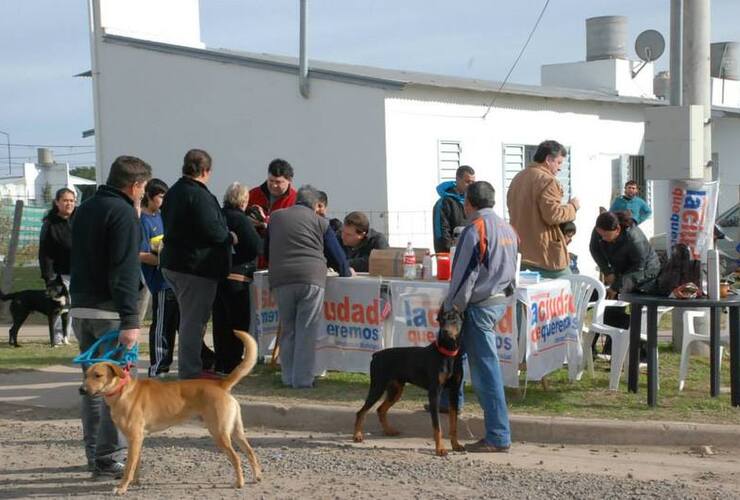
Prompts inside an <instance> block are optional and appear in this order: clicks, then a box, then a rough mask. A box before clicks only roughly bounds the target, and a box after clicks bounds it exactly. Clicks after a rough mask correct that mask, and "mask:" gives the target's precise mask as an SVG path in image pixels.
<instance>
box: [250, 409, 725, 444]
mask: <svg viewBox="0 0 740 500" xmlns="http://www.w3.org/2000/svg"><path fill="white" fill-rule="evenodd" d="M241 405H242V416H243V418H244V421H245V424H246V425H247V427H254V426H265V427H270V428H274V429H275V428H276V429H285V430H295V431H309V432H339V433H346V435H347V439H348V440H349V439H351V435H352V426H353V424H354V419H355V412H356V411H357V409H354V408H350V407H345V406H329V405H298V406H289V405H284V404H275V403H265V402H260V401H247V402H244V401H242V402H241ZM371 413H374V412H371ZM442 417H443V418H442V419H441V420H442V423H443V427H444V429H445V436H446V435H447V434H446V430H447V418H446V416H444V415H443V416H442ZM389 419H390V421H391V422H392V424H393V426H394V427H396V428H398V430H399V431H401V433H402V434H403V435H405V436H412V437H429V438H430V439H431V438H432V428H431V421H430V419H429V415H428V414H427V413H426V412H424V411H409V410H393V411H391V412H390V413H389ZM459 429H460V431H459V434H460V440H461V441H468V440H472V439H474V438H475V439H477V438H479V437H480V436H482V435H483V419H482V418H481V417H465V416H463V417H462V418H461V419H460V427H459ZM511 430H512V438H513V440H514V441H515V442H522V441H525V442H534V443H552V444H586V445H614V446H619V445H640V446H704V445H707V446H717V447H722V448H740V426H736V425H715V424H697V423H686V422H645V421H641V422H624V421H617V420H600V419H577V418H567V417H532V416H520V415H514V416H512V417H511ZM365 433H366V434H367V435H368V437H369V438H370V439H372V438H374V437H379V436H382V433H381V428H380V425H379V424H378V419H377V418H376V417H375V415H373V414H370V413H368V416H367V418H366V420H365Z"/></svg>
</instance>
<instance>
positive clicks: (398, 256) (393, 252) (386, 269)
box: [368, 247, 429, 278]
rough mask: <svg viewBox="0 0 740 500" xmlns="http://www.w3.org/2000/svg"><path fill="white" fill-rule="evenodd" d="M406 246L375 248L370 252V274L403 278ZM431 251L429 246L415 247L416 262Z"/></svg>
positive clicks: (420, 260) (418, 262) (419, 261)
mask: <svg viewBox="0 0 740 500" xmlns="http://www.w3.org/2000/svg"><path fill="white" fill-rule="evenodd" d="M405 252H406V248H405V247H404V248H386V249H384V250H377V249H376V250H373V251H372V252H370V262H369V264H368V274H369V275H370V276H383V277H386V278H403V254H404V253H405ZM427 252H429V249H427V248H414V253H415V254H416V263H417V264H421V263H422V262H423V261H424V255H426V253H427Z"/></svg>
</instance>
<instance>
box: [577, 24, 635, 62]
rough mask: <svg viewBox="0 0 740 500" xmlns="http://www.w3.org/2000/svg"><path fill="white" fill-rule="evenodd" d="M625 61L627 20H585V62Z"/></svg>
mask: <svg viewBox="0 0 740 500" xmlns="http://www.w3.org/2000/svg"><path fill="white" fill-rule="evenodd" d="M603 59H627V18H626V17H624V16H600V17H592V18H589V19H586V61H600V60H603Z"/></svg>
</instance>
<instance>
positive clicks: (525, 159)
mask: <svg viewBox="0 0 740 500" xmlns="http://www.w3.org/2000/svg"><path fill="white" fill-rule="evenodd" d="M566 150H567V151H568V155H567V156H566V157H565V161H563V166H562V167H561V169H560V173H559V174H558V181H559V182H560V185H561V186H563V203H566V202H567V201H568V200H569V199H570V197H571V196H570V192H571V191H570V148H566ZM536 152H537V146H534V145H531V144H527V145H525V144H505V145H504V148H503V156H504V158H503V165H504V193H506V192H507V191H508V190H509V186H511V181H512V179H514V176H515V175H516V174H518V173H519V171H520V170H522V169H524V167H526V166H527V165H529V164H530V163H532V162H533V161H534V154H535V153H536ZM505 199H506V195H505V194H504V200H505ZM504 217H505V218H506V220H509V209H508V207H507V206H506V203H504Z"/></svg>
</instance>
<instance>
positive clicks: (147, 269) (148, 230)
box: [139, 212, 170, 293]
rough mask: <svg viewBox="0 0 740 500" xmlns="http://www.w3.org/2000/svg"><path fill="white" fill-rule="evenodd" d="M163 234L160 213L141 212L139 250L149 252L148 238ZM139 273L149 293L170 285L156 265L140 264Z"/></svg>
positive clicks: (150, 249)
mask: <svg viewBox="0 0 740 500" xmlns="http://www.w3.org/2000/svg"><path fill="white" fill-rule="evenodd" d="M162 234H164V227H163V225H162V215H161V214H160V213H159V212H157V213H156V214H154V215H149V214H147V213H144V212H142V213H141V244H140V245H139V251H140V252H151V251H152V247H151V244H150V240H151V239H152V238H154V237H155V236H161V235H162ZM141 274H142V275H143V276H144V281H146V286H147V288H149V291H150V292H151V293H158V292H159V291H161V290H166V289H168V288H170V285H169V284H168V283H167V282H166V281H165V279H164V276H162V271H161V270H160V269H159V267H157V266H150V265H149V264H141Z"/></svg>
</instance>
